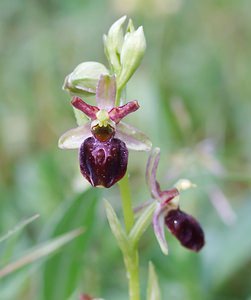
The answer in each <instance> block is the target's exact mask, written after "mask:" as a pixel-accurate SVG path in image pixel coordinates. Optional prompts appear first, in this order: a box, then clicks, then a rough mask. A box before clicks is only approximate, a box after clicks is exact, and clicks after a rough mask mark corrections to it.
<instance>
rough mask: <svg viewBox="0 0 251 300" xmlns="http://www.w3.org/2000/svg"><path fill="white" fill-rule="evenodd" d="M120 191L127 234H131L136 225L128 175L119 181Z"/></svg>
mask: <svg viewBox="0 0 251 300" xmlns="http://www.w3.org/2000/svg"><path fill="white" fill-rule="evenodd" d="M118 184H119V189H120V195H121V200H122V209H123V215H124V222H125V228H126V232H127V233H129V232H130V230H131V229H132V227H133V224H134V212H133V208H132V199H131V191H130V186H129V180H128V174H127V173H126V174H125V176H124V178H122V179H121V180H120V181H119V183H118Z"/></svg>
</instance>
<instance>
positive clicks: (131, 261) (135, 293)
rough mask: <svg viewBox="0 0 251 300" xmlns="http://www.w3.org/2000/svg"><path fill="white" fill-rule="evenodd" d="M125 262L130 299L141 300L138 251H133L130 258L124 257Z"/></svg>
mask: <svg viewBox="0 0 251 300" xmlns="http://www.w3.org/2000/svg"><path fill="white" fill-rule="evenodd" d="M124 261H125V266H126V271H127V278H128V284H129V299H130V300H140V286H139V257H138V250H137V249H133V250H132V252H131V253H130V256H128V257H124Z"/></svg>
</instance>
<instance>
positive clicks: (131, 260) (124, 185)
mask: <svg viewBox="0 0 251 300" xmlns="http://www.w3.org/2000/svg"><path fill="white" fill-rule="evenodd" d="M121 92H122V89H117V93H116V100H115V106H118V105H119V104H120V97H121ZM118 185H119V189H120V194H121V201H122V209H123V216H124V223H125V228H126V232H127V234H129V233H130V231H131V229H132V228H133V225H134V219H135V218H134V212H133V207H132V197H131V191H130V185H129V179H128V174H127V173H126V174H125V176H124V177H123V178H122V179H121V180H120V181H119V183H118ZM123 255H124V262H125V267H126V272H127V278H128V285H129V299H130V300H140V285H139V255H138V247H137V245H132V248H131V249H130V251H129V252H127V253H123Z"/></svg>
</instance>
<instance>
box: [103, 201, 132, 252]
mask: <svg viewBox="0 0 251 300" xmlns="http://www.w3.org/2000/svg"><path fill="white" fill-rule="evenodd" d="M104 201H105V209H106V216H107V219H108V222H109V224H110V227H111V230H112V233H113V235H114V236H115V238H116V240H117V242H118V245H119V247H120V249H121V251H122V252H123V253H128V251H129V248H130V246H129V240H128V238H127V236H126V233H125V231H124V230H123V228H122V226H121V223H120V221H119V219H118V217H117V215H116V213H115V211H114V209H113V207H112V206H111V204H110V203H109V202H108V201H107V200H104Z"/></svg>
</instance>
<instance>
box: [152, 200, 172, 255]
mask: <svg viewBox="0 0 251 300" xmlns="http://www.w3.org/2000/svg"><path fill="white" fill-rule="evenodd" d="M165 213H166V208H165V207H164V206H162V205H161V204H160V203H159V204H158V207H157V209H156V210H155V212H154V215H153V230H154V234H155V236H156V238H157V241H158V243H159V245H160V248H161V250H162V252H163V253H164V254H166V255H167V254H168V246H167V242H166V237H165V226H164V225H165Z"/></svg>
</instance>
